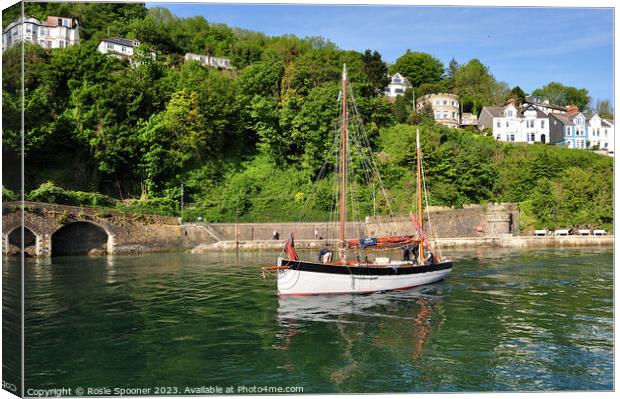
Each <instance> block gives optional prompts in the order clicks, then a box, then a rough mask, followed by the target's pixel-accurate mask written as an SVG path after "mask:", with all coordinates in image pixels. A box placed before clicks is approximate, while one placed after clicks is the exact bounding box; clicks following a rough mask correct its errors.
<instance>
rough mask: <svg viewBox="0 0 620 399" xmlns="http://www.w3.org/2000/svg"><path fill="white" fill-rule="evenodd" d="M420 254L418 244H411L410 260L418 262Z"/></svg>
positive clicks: (414, 262) (415, 263)
mask: <svg viewBox="0 0 620 399" xmlns="http://www.w3.org/2000/svg"><path fill="white" fill-rule="evenodd" d="M419 256H420V246H419V245H417V244H416V245H412V246H411V260H412V261H413V264H414V265H417V264H418V257H419Z"/></svg>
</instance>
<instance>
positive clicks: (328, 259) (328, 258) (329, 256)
mask: <svg viewBox="0 0 620 399" xmlns="http://www.w3.org/2000/svg"><path fill="white" fill-rule="evenodd" d="M331 261H332V251H330V250H329V249H325V253H324V254H323V257H322V258H321V262H323V263H329V262H331Z"/></svg>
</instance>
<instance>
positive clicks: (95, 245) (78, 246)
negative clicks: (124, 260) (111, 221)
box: [52, 222, 108, 256]
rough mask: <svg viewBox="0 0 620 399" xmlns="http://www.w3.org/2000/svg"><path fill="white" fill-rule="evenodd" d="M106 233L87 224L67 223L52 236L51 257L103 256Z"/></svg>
mask: <svg viewBox="0 0 620 399" xmlns="http://www.w3.org/2000/svg"><path fill="white" fill-rule="evenodd" d="M107 244H108V233H106V231H105V230H104V229H102V228H101V227H99V226H97V225H95V224H92V223H88V222H75V223H69V224H67V225H65V226H63V227H61V228H60V229H58V230H56V232H55V233H54V234H52V256H69V255H105V254H106V249H107Z"/></svg>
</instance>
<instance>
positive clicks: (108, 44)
mask: <svg viewBox="0 0 620 399" xmlns="http://www.w3.org/2000/svg"><path fill="white" fill-rule="evenodd" d="M139 45H140V41H138V40H136V39H124V38H122V37H109V38H107V39H103V40H102V41H101V42H99V45H98V46H97V51H98V52H100V53H101V54H109V55H111V56H113V57H116V58H119V59H126V60H129V62H130V63H131V66H132V67H133V66H134V65H137V64H139V62H134V61H133V60H132V57H133V56H134V54H135V51H136V48H138V46H139ZM149 56H150V57H151V59H155V56H156V55H155V53H154V52H152V51H151V52H150V53H149Z"/></svg>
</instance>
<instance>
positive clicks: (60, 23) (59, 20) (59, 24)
mask: <svg viewBox="0 0 620 399" xmlns="http://www.w3.org/2000/svg"><path fill="white" fill-rule="evenodd" d="M58 26H62V18H58Z"/></svg>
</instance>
